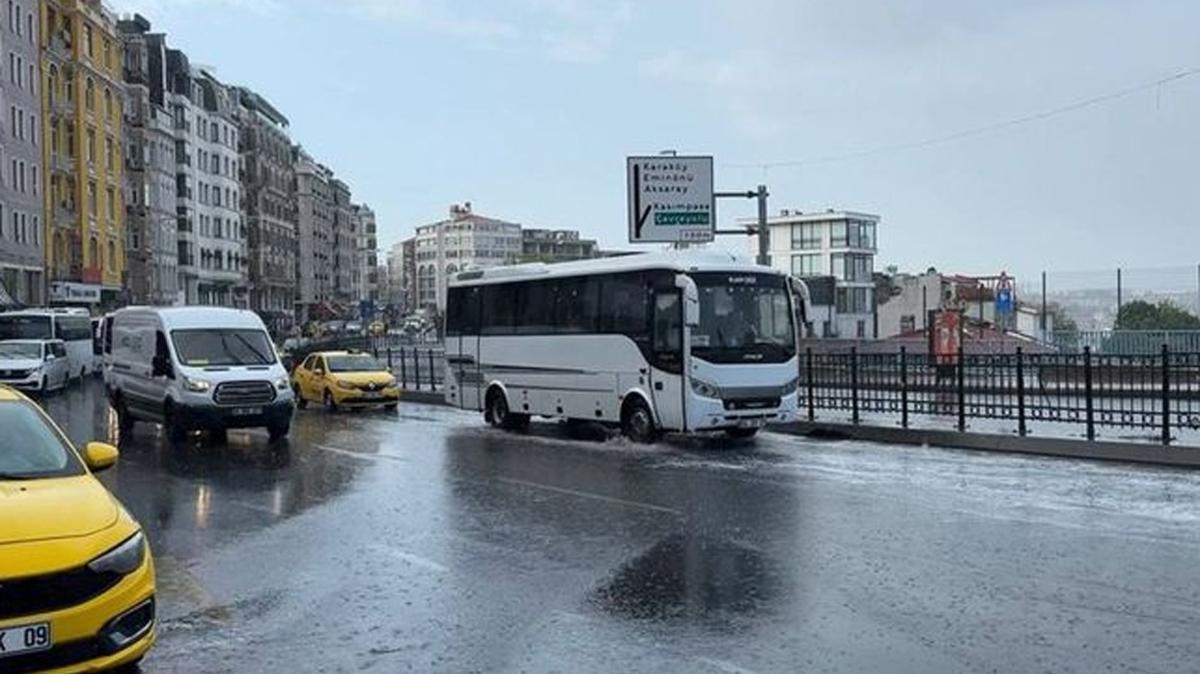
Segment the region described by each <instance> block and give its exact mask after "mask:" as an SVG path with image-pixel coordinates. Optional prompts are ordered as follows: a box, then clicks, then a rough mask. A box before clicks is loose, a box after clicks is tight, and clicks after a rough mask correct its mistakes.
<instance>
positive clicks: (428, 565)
mask: <svg viewBox="0 0 1200 674" xmlns="http://www.w3.org/2000/svg"><path fill="white" fill-rule="evenodd" d="M374 547H375V548H376V549H377V550H380V551H382V552H385V553H387V554H388V555H391V556H392V557H395V558H396V559H399V560H400V561H402V562H406V563H407V564H409V565H410V566H417V567H420V568H422V569H425V570H426V571H434V572H436V573H450V569H448V568H446V567H444V566H442V565H441V564H438V563H437V562H435V561H433V560H432V559H426V558H424V557H421V556H420V555H414V554H412V553H411V552H405V551H404V550H401V549H400V548H394V547H392V546H390V545H383V544H379V545H376V546H374Z"/></svg>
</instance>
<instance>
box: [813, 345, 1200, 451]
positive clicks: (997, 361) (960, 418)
mask: <svg viewBox="0 0 1200 674" xmlns="http://www.w3.org/2000/svg"><path fill="white" fill-rule="evenodd" d="M800 376H801V383H802V385H801V387H800V396H801V407H802V411H803V412H804V414H806V415H807V417H808V419H809V420H813V421H815V420H816V419H817V418H818V412H819V411H822V410H840V411H848V412H849V413H850V419H851V421H852V422H853V423H860V422H861V421H862V418H863V415H864V414H868V413H869V414H876V415H878V414H883V415H895V417H897V418H898V420H899V424H900V425H901V426H903V427H905V428H908V427H909V426H910V424H911V423H912V420H913V417H915V416H928V417H946V418H952V419H954V421H955V423H956V426H957V428H958V429H959V430H963V431H965V430H966V429H967V420H968V419H1001V420H1008V421H1011V422H1013V423H1015V424H1016V427H1017V432H1018V433H1020V434H1021V435H1025V434H1027V433H1028V432H1029V425H1030V423H1031V422H1050V423H1067V424H1077V425H1080V426H1082V428H1083V431H1084V433H1085V434H1086V437H1087V438H1088V439H1095V437H1096V429H1097V428H1098V427H1115V428H1133V429H1152V430H1153V431H1156V432H1158V433H1159V434H1160V436H1159V437H1161V440H1162V442H1163V444H1170V442H1171V441H1172V440H1173V439H1174V438H1175V436H1176V434H1177V433H1178V432H1180V431H1182V430H1197V429H1200V353H1174V352H1171V351H1170V350H1169V349H1168V348H1167V347H1166V346H1163V347H1162V348H1161V349H1160V351H1159V352H1158V353H1157V354H1153V355H1146V354H1138V355H1113V354H1095V353H1093V352H1092V350H1091V349H1090V348H1085V349H1084V350H1083V351H1082V352H1081V353H1066V354H1064V353H1034V354H1030V353H1025V352H1024V350H1022V349H1018V350H1017V351H1016V352H1015V353H1012V354H970V353H963V352H962V351H961V350H960V351H959V353H958V354H951V355H950V356H948V357H937V356H931V355H929V354H928V353H926V352H917V353H914V352H911V351H909V350H908V349H901V350H900V351H899V352H898V353H859V351H858V350H857V349H851V350H850V352H849V353H815V352H814V351H813V350H812V349H807V350H806V352H805V354H804V358H802V359H801V373H800Z"/></svg>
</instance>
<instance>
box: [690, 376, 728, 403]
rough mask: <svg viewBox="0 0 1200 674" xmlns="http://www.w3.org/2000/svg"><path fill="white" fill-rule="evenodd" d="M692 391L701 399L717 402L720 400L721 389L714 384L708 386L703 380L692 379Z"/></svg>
mask: <svg viewBox="0 0 1200 674" xmlns="http://www.w3.org/2000/svg"><path fill="white" fill-rule="evenodd" d="M692 391H693V392H695V394H696V395H698V396H700V397H701V398H713V399H716V400H719V399H720V398H721V387H719V386H717V385H716V384H710V383H708V382H706V381H704V380H703V379H697V378H696V377H692Z"/></svg>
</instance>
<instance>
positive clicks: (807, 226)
mask: <svg viewBox="0 0 1200 674" xmlns="http://www.w3.org/2000/svg"><path fill="white" fill-rule="evenodd" d="M824 228H825V223H823V222H802V223H799V224H795V225H792V248H794V249H797V250H813V249H816V248H820V247H821V243H822V242H821V239H822V233H823V230H824Z"/></svg>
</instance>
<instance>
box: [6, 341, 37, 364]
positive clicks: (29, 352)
mask: <svg viewBox="0 0 1200 674" xmlns="http://www.w3.org/2000/svg"><path fill="white" fill-rule="evenodd" d="M41 357H42V345H41V344H39V343H38V342H0V360H4V359H16V360H35V359H38V358H41Z"/></svg>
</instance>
